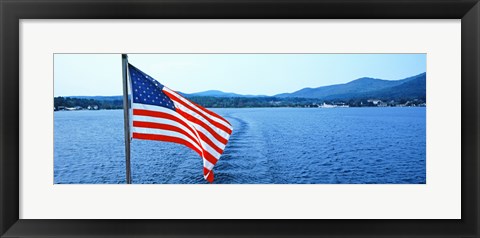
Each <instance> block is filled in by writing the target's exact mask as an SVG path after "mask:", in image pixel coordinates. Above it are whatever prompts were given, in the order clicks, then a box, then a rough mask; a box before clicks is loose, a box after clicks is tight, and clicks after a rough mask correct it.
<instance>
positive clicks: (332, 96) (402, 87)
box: [71, 73, 427, 101]
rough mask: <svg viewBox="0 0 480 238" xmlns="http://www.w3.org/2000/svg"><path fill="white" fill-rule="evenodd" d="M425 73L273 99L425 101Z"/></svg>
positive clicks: (103, 98)
mask: <svg viewBox="0 0 480 238" xmlns="http://www.w3.org/2000/svg"><path fill="white" fill-rule="evenodd" d="M426 75H427V74H426V73H422V74H419V75H415V76H412V77H409V78H405V79H401V80H384V79H375V78H367V77H364V78H359V79H356V80H353V81H351V82H348V83H345V84H335V85H330V86H324V87H318V88H303V89H300V90H298V91H295V92H292V93H281V94H277V95H274V96H273V97H276V98H281V99H295V98H305V99H320V100H344V101H348V100H351V99H368V98H375V99H382V100H384V99H385V100H397V99H423V100H425V98H426ZM178 93H180V94H181V95H183V96H184V97H187V98H197V97H214V98H267V97H268V96H265V95H242V94H237V93H231V92H222V91H219V90H208V91H203V92H198V93H183V92H178ZM71 98H79V99H93V100H99V101H115V100H122V99H123V98H122V96H71Z"/></svg>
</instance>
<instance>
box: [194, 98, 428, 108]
mask: <svg viewBox="0 0 480 238" xmlns="http://www.w3.org/2000/svg"><path fill="white" fill-rule="evenodd" d="M189 99H190V100H192V101H193V102H195V103H197V104H199V105H201V106H203V107H209V108H244V107H318V106H321V105H323V104H324V103H325V104H328V105H337V106H349V107H377V106H389V107H395V106H422V105H424V104H425V99H424V98H404V99H397V100H388V99H383V100H371V99H366V98H365V99H350V100H323V99H314V98H277V97H231V98H219V97H190V98H189Z"/></svg>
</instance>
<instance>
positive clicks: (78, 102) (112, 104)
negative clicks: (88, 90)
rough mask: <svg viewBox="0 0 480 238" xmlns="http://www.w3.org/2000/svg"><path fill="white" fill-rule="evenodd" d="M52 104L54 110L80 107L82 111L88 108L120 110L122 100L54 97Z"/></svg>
mask: <svg viewBox="0 0 480 238" xmlns="http://www.w3.org/2000/svg"><path fill="white" fill-rule="evenodd" d="M53 104H54V106H55V108H56V109H59V108H62V107H64V108H74V107H81V108H82V109H87V108H88V107H89V106H90V107H91V108H94V107H95V106H96V107H97V109H122V108H123V101H122V100H95V99H84V98H72V97H55V98H53Z"/></svg>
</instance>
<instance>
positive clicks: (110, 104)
mask: <svg viewBox="0 0 480 238" xmlns="http://www.w3.org/2000/svg"><path fill="white" fill-rule="evenodd" d="M188 99H190V100H191V101H193V102H195V103H196V104H199V105H201V106H203V107H207V108H249V107H319V106H322V105H323V104H324V103H325V104H328V105H337V106H349V107H379V106H382V107H395V106H424V105H425V99H424V98H407V99H397V100H388V99H383V100H371V99H350V100H322V99H313V98H279V97H209V96H202V97H198V96H197V97H188ZM54 105H55V109H56V110H62V109H64V108H76V110H80V109H87V108H88V109H90V108H91V109H94V110H97V109H122V108H123V101H122V100H117V99H115V100H98V99H84V98H74V97H55V98H54Z"/></svg>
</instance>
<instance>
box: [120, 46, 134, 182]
mask: <svg viewBox="0 0 480 238" xmlns="http://www.w3.org/2000/svg"><path fill="white" fill-rule="evenodd" d="M127 68H128V56H127V55H126V54H122V70H123V124H124V131H125V167H126V172H127V184H131V183H132V173H131V171H130V120H129V119H128V114H129V108H128V80H127Z"/></svg>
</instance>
